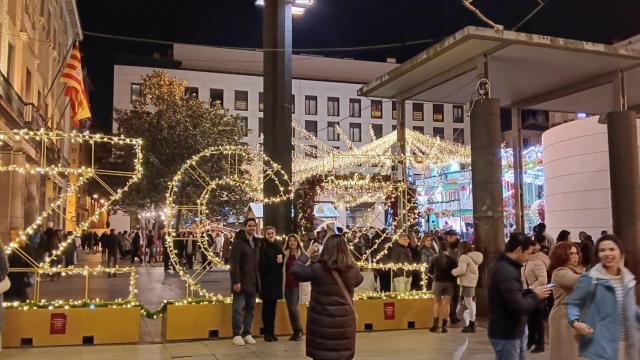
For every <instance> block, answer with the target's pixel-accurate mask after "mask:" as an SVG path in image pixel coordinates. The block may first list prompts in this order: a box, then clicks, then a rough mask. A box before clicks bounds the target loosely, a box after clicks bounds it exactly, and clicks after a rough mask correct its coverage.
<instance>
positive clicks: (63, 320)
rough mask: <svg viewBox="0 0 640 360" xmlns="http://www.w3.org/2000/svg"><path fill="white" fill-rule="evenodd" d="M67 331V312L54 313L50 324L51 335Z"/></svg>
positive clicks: (62, 333)
mask: <svg viewBox="0 0 640 360" xmlns="http://www.w3.org/2000/svg"><path fill="white" fill-rule="evenodd" d="M66 333H67V314H65V313H52V314H51V323H50V324H49V335H64V334H66Z"/></svg>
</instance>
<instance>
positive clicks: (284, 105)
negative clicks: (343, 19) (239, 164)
mask: <svg viewBox="0 0 640 360" xmlns="http://www.w3.org/2000/svg"><path fill="white" fill-rule="evenodd" d="M262 29H263V41H262V45H263V47H264V48H265V49H284V51H283V50H271V51H269V50H265V51H264V126H263V130H264V151H265V154H266V155H267V156H268V157H269V158H270V159H271V160H273V161H274V162H276V163H277V164H278V165H280V166H281V167H282V171H284V173H286V175H287V176H288V177H289V180H291V181H292V163H293V159H292V155H293V144H292V141H291V140H292V139H291V135H292V134H291V133H292V131H293V130H292V126H291V104H292V96H291V61H292V57H291V29H292V18H291V3H290V1H286V0H266V1H265V6H264V15H263V28H262ZM278 180H279V181H280V184H281V185H284V184H285V183H284V181H283V179H282V178H279V179H278ZM289 191H290V189H288V188H285V189H284V192H285V193H288V192H289ZM280 193H281V189H280V187H279V186H278V184H277V183H276V181H275V180H274V179H268V180H267V181H265V183H264V195H265V196H266V197H272V196H277V195H280ZM264 223H265V225H271V226H275V227H276V229H277V231H278V233H281V234H282V233H284V234H288V233H290V232H291V231H292V228H293V217H292V203H291V201H290V200H285V201H280V202H278V203H276V204H265V205H264Z"/></svg>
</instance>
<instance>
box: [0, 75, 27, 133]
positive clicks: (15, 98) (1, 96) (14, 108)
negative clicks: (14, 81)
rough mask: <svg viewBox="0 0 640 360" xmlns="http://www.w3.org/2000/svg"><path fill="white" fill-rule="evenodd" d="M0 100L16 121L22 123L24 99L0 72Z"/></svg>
mask: <svg viewBox="0 0 640 360" xmlns="http://www.w3.org/2000/svg"><path fill="white" fill-rule="evenodd" d="M0 101H1V102H2V104H3V105H4V106H5V107H6V108H7V109H9V111H11V112H12V113H13V114H14V115H15V118H16V121H17V122H18V123H19V124H20V125H23V121H24V101H23V100H22V98H21V97H20V95H19V94H18V92H17V91H16V89H14V88H13V86H12V85H11V83H10V82H9V79H7V77H6V76H4V74H3V73H1V72H0Z"/></svg>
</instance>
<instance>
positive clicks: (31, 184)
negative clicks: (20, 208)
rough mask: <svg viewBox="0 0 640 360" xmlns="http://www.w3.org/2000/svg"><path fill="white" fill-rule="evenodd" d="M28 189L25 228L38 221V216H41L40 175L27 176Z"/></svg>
mask: <svg viewBox="0 0 640 360" xmlns="http://www.w3.org/2000/svg"><path fill="white" fill-rule="evenodd" d="M25 178H26V188H25V197H26V199H25V204H24V223H25V226H29V225H31V224H33V223H34V222H35V221H36V218H37V217H38V215H40V212H39V211H40V204H39V203H40V194H39V192H38V182H39V181H40V175H39V174H28V175H25Z"/></svg>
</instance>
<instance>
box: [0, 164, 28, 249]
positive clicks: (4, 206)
mask: <svg viewBox="0 0 640 360" xmlns="http://www.w3.org/2000/svg"><path fill="white" fill-rule="evenodd" d="M2 163H3V164H13V165H17V166H24V165H25V163H26V156H25V154H24V153H22V152H14V153H11V154H3V155H2ZM25 195H26V193H25V174H20V173H18V172H2V173H0V239H8V238H9V229H11V228H18V229H19V230H23V229H24V228H25V221H24V220H25V219H24V212H25V206H24V205H25V199H26V197H25Z"/></svg>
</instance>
